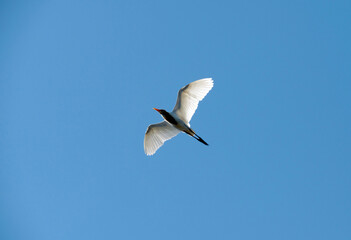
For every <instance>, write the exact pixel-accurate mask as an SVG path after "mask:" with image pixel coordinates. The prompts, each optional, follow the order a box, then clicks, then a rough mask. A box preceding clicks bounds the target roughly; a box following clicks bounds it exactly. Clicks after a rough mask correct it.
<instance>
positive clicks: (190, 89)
mask: <svg viewBox="0 0 351 240" xmlns="http://www.w3.org/2000/svg"><path fill="white" fill-rule="evenodd" d="M212 87H213V80H212V78H204V79H200V80H197V81H195V82H192V83H189V84H188V85H186V86H185V87H183V88H181V89H180V90H179V92H178V98H177V102H176V105H175V106H174V109H173V113H175V114H177V116H178V117H179V118H180V119H182V120H183V121H184V122H186V123H189V122H190V120H191V118H192V116H193V115H194V113H195V111H196V109H197V106H198V105H199V102H200V101H201V100H202V99H204V97H205V96H206V95H207V93H208V92H209V91H210V90H211V89H212Z"/></svg>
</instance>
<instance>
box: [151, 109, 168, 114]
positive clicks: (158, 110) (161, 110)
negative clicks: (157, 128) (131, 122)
mask: <svg viewBox="0 0 351 240" xmlns="http://www.w3.org/2000/svg"><path fill="white" fill-rule="evenodd" d="M154 110H156V111H157V112H158V113H159V114H161V115H162V116H163V114H165V113H166V112H167V111H166V110H163V109H157V108H154Z"/></svg>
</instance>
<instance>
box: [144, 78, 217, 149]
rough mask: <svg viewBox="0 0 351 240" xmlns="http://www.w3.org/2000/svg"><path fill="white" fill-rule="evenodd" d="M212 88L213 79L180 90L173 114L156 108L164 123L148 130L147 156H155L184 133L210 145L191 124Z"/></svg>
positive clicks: (146, 134)
mask: <svg viewBox="0 0 351 240" xmlns="http://www.w3.org/2000/svg"><path fill="white" fill-rule="evenodd" d="M212 87H213V80H212V78H204V79H200V80H197V81H195V82H192V83H189V84H188V85H186V86H185V87H183V88H181V89H180V90H179V92H178V98H177V102H176V105H175V106H174V108H173V111H172V112H167V111H166V110H163V109H157V108H154V109H155V110H156V111H157V112H159V113H160V114H161V116H162V117H163V118H164V121H162V122H160V123H156V124H151V125H150V126H149V127H148V128H147V130H146V133H145V138H144V151H145V153H146V155H153V154H154V153H155V152H156V151H157V149H159V148H160V147H161V146H162V145H163V143H164V142H165V141H167V140H169V139H171V138H173V137H175V136H177V135H178V133H180V132H184V133H186V134H188V135H190V136H192V137H193V138H195V139H196V140H198V141H199V142H201V143H203V144H205V145H208V144H207V143H206V142H205V141H204V140H203V139H202V138H201V137H199V136H198V135H197V134H196V133H195V131H194V130H192V129H191V128H190V123H189V122H190V120H191V118H192V116H193V115H194V113H195V111H196V109H197V106H198V104H199V102H200V101H201V100H202V99H204V97H205V96H206V95H207V93H208V92H209V91H210V90H211V89H212Z"/></svg>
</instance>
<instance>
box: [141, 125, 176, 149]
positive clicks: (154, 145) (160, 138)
mask: <svg viewBox="0 0 351 240" xmlns="http://www.w3.org/2000/svg"><path fill="white" fill-rule="evenodd" d="M178 133H180V131H179V130H178V129H176V128H175V127H173V126H172V125H171V124H169V123H168V122H166V121H163V122H160V123H156V124H152V125H150V126H149V127H148V128H147V130H146V133H145V138H144V151H145V153H146V155H153V154H154V153H155V152H156V151H157V149H159V148H160V147H161V146H162V145H163V143H164V142H165V141H167V140H169V139H171V138H173V137H175V136H177V135H178Z"/></svg>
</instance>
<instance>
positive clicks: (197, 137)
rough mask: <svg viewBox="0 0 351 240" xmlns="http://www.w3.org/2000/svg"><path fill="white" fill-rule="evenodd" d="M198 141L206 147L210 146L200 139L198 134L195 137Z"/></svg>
mask: <svg viewBox="0 0 351 240" xmlns="http://www.w3.org/2000/svg"><path fill="white" fill-rule="evenodd" d="M193 137H194V138H195V139H196V140H198V141H199V142H202V143H203V144H205V145H206V146H208V143H207V142H205V141H204V140H203V139H202V138H201V137H199V136H198V135H197V134H196V133H195V134H194V136H193Z"/></svg>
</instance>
